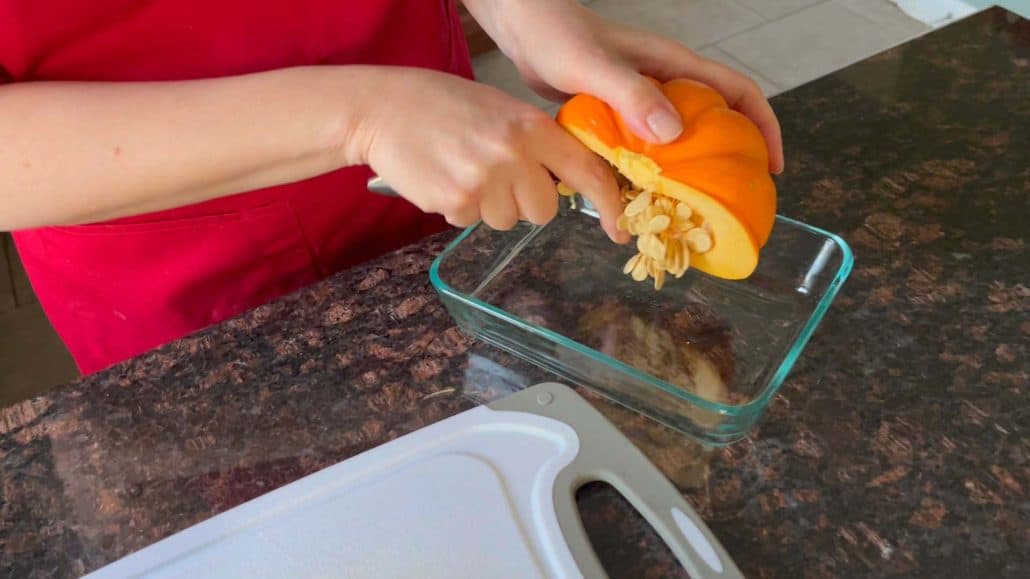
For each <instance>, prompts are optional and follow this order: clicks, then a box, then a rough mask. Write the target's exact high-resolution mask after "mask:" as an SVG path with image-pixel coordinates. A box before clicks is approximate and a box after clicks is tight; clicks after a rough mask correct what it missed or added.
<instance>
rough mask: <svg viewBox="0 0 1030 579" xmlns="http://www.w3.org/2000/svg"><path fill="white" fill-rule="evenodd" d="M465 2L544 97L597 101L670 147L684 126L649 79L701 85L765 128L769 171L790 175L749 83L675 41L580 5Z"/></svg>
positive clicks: (530, 0)
mask: <svg viewBox="0 0 1030 579" xmlns="http://www.w3.org/2000/svg"><path fill="white" fill-rule="evenodd" d="M464 2H465V5H466V6H467V7H468V9H469V11H470V12H471V13H472V15H473V16H474V17H475V18H476V20H477V21H479V23H480V24H481V25H482V26H483V28H484V29H485V30H486V31H487V33H488V34H490V36H491V37H492V38H493V39H494V40H495V41H496V42H497V44H498V46H499V47H500V48H501V50H502V51H504V53H505V54H506V55H508V57H509V58H511V59H512V60H513V61H514V62H515V64H516V66H518V69H519V71H520V72H521V74H522V77H523V79H524V80H525V81H526V82H527V83H528V84H529V85H530V86H531V87H533V89H534V90H536V91H537V92H538V93H540V94H541V95H542V96H544V97H546V98H550V99H552V100H563V99H564V98H566V97H567V96H568V95H572V94H576V93H588V94H592V95H594V96H596V97H598V98H600V99H601V100H603V101H605V102H607V103H609V104H611V105H612V107H614V108H615V109H616V110H617V111H618V112H619V113H620V115H622V117H623V118H624V119H626V121H627V123H628V124H629V125H630V126H631V127H632V128H633V130H634V132H636V133H637V134H638V135H639V136H640V137H641V138H643V139H645V140H648V141H650V142H654V143H664V142H668V141H671V140H673V139H675V138H676V137H677V136H679V134H680V132H682V130H683V125H682V123H681V121H680V119H679V116H678V115H677V113H676V111H675V109H674V108H673V107H672V105H671V104H670V103H669V102H668V101H667V100H666V99H665V97H664V96H663V95H662V93H661V92H660V91H659V90H658V89H657V87H655V86H654V85H653V84H652V83H650V82H648V81H647V80H646V79H645V78H644V76H643V75H648V76H651V77H654V78H657V79H658V80H671V79H674V78H690V79H694V80H697V81H700V82H703V83H705V84H707V85H709V86H711V87H712V88H714V89H715V90H717V91H719V93H721V94H722V95H723V97H724V98H725V99H726V100H727V102H728V103H729V105H730V106H731V107H732V108H734V109H736V110H738V111H740V112H741V113H743V114H745V115H747V116H748V117H749V118H751V120H752V121H754V122H755V124H756V125H758V128H759V129H760V130H761V132H762V135H763V136H764V137H765V141H766V144H767V146H768V148H769V170H770V171H772V172H774V173H779V172H781V171H782V170H783V144H782V141H781V137H780V125H779V122H778V121H777V120H776V115H775V114H774V113H773V110H772V107H770V106H769V102H768V101H767V100H766V99H765V97H764V96H762V92H761V89H759V88H758V85H757V84H755V82H754V81H752V80H751V79H750V78H748V77H747V76H745V75H743V74H741V73H739V72H736V71H734V70H732V69H730V68H728V67H726V66H723V65H722V64H719V63H716V62H714V61H712V60H709V59H706V58H703V57H701V56H698V55H697V54H695V53H693V52H692V51H691V50H689V49H687V48H686V47H685V46H683V45H681V44H679V43H678V42H675V41H673V40H670V39H668V38H663V37H661V36H657V35H654V34H651V33H648V32H645V31H641V30H634V29H632V28H629V27H626V26H622V25H619V24H616V23H613V22H608V21H606V20H604V19H602V18H601V17H599V16H598V15H596V14H595V13H594V12H592V11H591V10H589V9H587V8H585V7H583V6H582V5H580V4H579V2H577V1H576V0H464Z"/></svg>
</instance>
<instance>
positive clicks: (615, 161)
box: [558, 80, 776, 286]
mask: <svg viewBox="0 0 1030 579" xmlns="http://www.w3.org/2000/svg"><path fill="white" fill-rule="evenodd" d="M661 87H662V90H663V92H664V93H665V94H666V96H667V97H668V98H669V100H670V102H672V103H673V104H674V106H676V108H677V110H678V111H679V112H680V115H681V117H682V118H683V120H684V127H685V128H684V132H683V134H682V135H681V136H680V137H679V138H678V139H677V140H676V141H674V142H672V143H669V144H666V145H652V144H650V143H647V142H645V141H643V140H642V139H640V138H639V137H637V136H636V135H634V134H633V132H632V131H631V130H630V129H629V128H628V127H627V126H626V125H625V124H624V123H623V122H622V120H621V118H619V116H618V115H617V114H616V113H615V112H614V111H613V110H612V109H611V108H610V107H609V106H608V105H607V104H605V103H603V102H602V101H600V100H599V99H597V98H594V97H592V96H589V95H577V96H575V97H573V98H572V99H571V100H570V101H569V102H568V103H566V104H565V105H564V106H563V107H562V108H561V110H560V111H559V113H558V122H559V124H561V125H562V126H563V127H564V128H565V129H566V130H567V131H568V132H569V133H570V134H572V135H573V136H574V137H575V138H576V139H578V140H579V141H580V142H582V143H583V144H584V145H585V146H586V147H588V148H589V149H590V150H591V151H593V152H594V153H596V154H598V155H600V156H601V157H603V158H604V159H605V160H606V161H608V163H610V164H611V165H612V167H613V168H614V169H615V170H616V171H618V173H620V174H621V175H622V176H624V177H625V178H626V179H627V180H629V181H630V182H631V183H632V184H633V187H634V188H635V189H636V190H637V191H652V192H653V195H654V197H655V199H659V198H661V197H666V198H670V199H673V200H675V201H676V202H682V203H685V204H687V205H688V206H689V207H690V209H691V210H692V212H693V215H694V218H695V220H696V221H697V223H696V225H701V224H703V225H704V227H705V229H706V230H707V231H708V232H710V234H711V238H712V241H713V243H712V247H711V249H709V250H708V251H706V252H701V253H699V252H694V253H692V254H691V255H690V258H689V261H690V267H695V268H697V269H699V270H701V271H704V272H706V273H708V274H710V275H713V276H716V277H720V278H724V279H733V280H736V279H745V278H747V277H748V276H750V275H751V274H752V273H753V272H754V270H755V268H756V267H757V265H758V259H759V253H760V250H761V248H762V247H763V246H764V245H765V243H766V241H767V240H768V238H769V234H770V233H771V231H772V226H773V222H774V220H775V213H776V190H775V185H774V184H773V182H772V179H771V177H770V175H769V173H768V157H767V153H766V147H765V142H764V140H763V139H762V136H761V134H760V133H759V131H758V129H757V127H755V126H754V124H753V123H751V121H750V120H749V119H748V118H747V117H745V116H744V115H742V114H740V113H737V112H736V111H733V110H730V109H729V108H728V106H727V105H726V102H725V101H724V100H723V99H722V97H721V96H720V95H719V94H718V93H716V92H715V91H714V90H712V89H711V88H709V87H707V86H705V85H702V84H700V83H697V82H694V81H688V80H678V81H672V82H669V83H666V84H664V85H661ZM657 281H658V280H657V277H656V282H657ZM659 285H660V284H657V283H656V286H659Z"/></svg>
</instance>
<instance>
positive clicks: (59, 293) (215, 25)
mask: <svg viewBox="0 0 1030 579" xmlns="http://www.w3.org/2000/svg"><path fill="white" fill-rule="evenodd" d="M313 64H382V65H406V66H418V67H424V68H432V69H437V70H442V71H449V72H451V73H454V74H459V75H461V76H464V77H466V78H471V77H472V69H471V63H470V59H469V54H468V48H467V46H466V44H465V38H464V34H463V32H462V29H461V24H460V19H459V17H458V14H457V10H456V8H455V5H454V2H453V0H292V1H290V2H283V1H269V2H243V1H241V0H91V1H82V0H0V82H5V81H6V82H22V81H33V80H90V81H154V80H186V79H197V78H212V77H219V76H227V75H235V74H242V73H249V72H258V71H265V70H271V69H277V68H283V67H289V66H297V65H313ZM126 114H127V115H130V114H132V112H131V111H126ZM169 138H174V134H170V135H169ZM183 170H188V168H183ZM369 175H370V172H369V170H368V169H367V168H350V169H344V170H339V171H335V172H333V173H330V174H327V175H324V176H321V177H317V178H313V179H308V180H306V181H302V182H299V183H294V184H290V185H286V186H281V187H273V188H268V189H263V190H259V191H252V192H248V193H243V194H239V195H234V196H230V197H224V198H221V199H215V200H212V201H208V202H204V203H200V204H196V205H191V206H188V207H182V208H178V209H173V210H169V211H161V212H158V213H152V214H147V215H140V216H134V217H130V218H125V219H119V220H115V221H110V222H106V223H97V224H90V225H84V226H73V227H44V228H39V229H33V230H26V231H19V232H15V233H14V239H15V243H16V244H17V246H18V250H19V253H20V255H21V258H22V261H23V263H24V265H25V269H26V271H27V273H28V276H29V279H30V281H31V282H32V285H33V288H34V290H35V292H36V294H37V296H38V298H39V300H40V303H41V305H42V306H43V309H44V310H45V311H46V313H47V316H48V317H49V319H50V321H51V323H52V324H53V326H54V328H55V329H56V330H57V332H58V334H59V335H60V336H61V338H62V339H63V340H64V342H65V344H66V345H67V346H68V348H69V350H70V351H71V353H72V356H73V357H74V358H75V360H76V362H77V363H78V365H79V368H80V370H81V371H82V372H83V373H91V372H94V371H96V370H99V369H102V368H104V367H106V366H108V365H111V364H113V363H115V362H118V361H121V360H124V359H126V358H129V357H131V356H134V355H137V354H139V353H141V352H144V351H146V350H148V349H151V348H153V347H155V346H158V345H160V344H163V343H165V342H168V341H171V340H173V339H175V338H178V337H181V336H183V335H185V334H188V333H190V332H193V331H195V330H197V329H199V328H202V327H204V326H207V325H209V324H212V323H215V322H218V321H220V320H223V319H225V318H227V317H230V316H233V315H236V314H238V313H240V312H242V311H244V310H246V309H249V308H251V307H254V306H257V305H260V304H262V303H265V302H267V301H269V300H271V299H273V298H275V297H277V296H280V295H282V294H284V293H287V292H290V291H293V290H295V289H298V288H300V287H302V286H304V285H307V284H310V283H312V282H314V281H316V280H318V279H321V278H323V277H325V276H327V275H329V274H332V273H334V272H336V271H339V270H341V269H343V268H346V267H348V266H351V265H353V264H356V263H359V262H361V261H364V260H367V259H369V258H372V257H374V256H377V255H380V254H382V253H384V252H387V251H390V250H392V249H395V248H397V247H400V246H402V245H405V244H407V243H410V242H412V241H414V240H416V239H419V238H421V237H423V236H425V235H427V234H430V233H434V232H437V231H441V230H443V229H444V228H445V226H446V224H445V223H444V222H443V220H442V219H441V218H439V217H437V216H428V215H425V214H423V213H421V212H420V211H419V210H418V209H416V208H415V207H414V206H413V205H411V204H409V203H408V202H406V201H404V200H402V199H395V198H384V197H380V196H377V195H374V194H371V193H369V192H368V191H367V189H366V187H365V183H366V180H367V179H368V177H369ZM84 194H85V193H84Z"/></svg>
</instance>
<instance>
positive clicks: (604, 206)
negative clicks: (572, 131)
mask: <svg viewBox="0 0 1030 579" xmlns="http://www.w3.org/2000/svg"><path fill="white" fill-rule="evenodd" d="M538 142H539V143H540V144H541V145H540V146H539V148H538V154H539V155H540V159H541V161H542V162H543V163H544V165H546V166H547V168H549V169H550V170H551V171H552V172H553V173H554V174H555V175H556V176H557V177H558V178H559V179H561V180H562V181H563V182H564V183H565V184H566V185H568V186H569V187H571V188H573V189H574V190H576V191H578V192H579V193H580V194H581V195H583V196H584V197H586V198H587V199H589V200H590V202H591V203H592V204H593V205H594V208H595V209H597V212H598V214H599V215H600V218H601V227H602V228H603V229H604V231H605V233H607V234H608V237H610V238H611V239H612V241H615V242H616V243H625V242H627V241H629V235H628V234H627V233H626V232H624V231H619V229H618V227H616V221H617V220H618V218H619V215H620V214H621V213H622V209H623V207H622V200H621V198H620V196H619V186H618V183H616V181H615V176H614V174H613V173H612V169H611V167H609V166H608V163H607V162H606V161H605V160H604V159H602V158H601V157H600V156H598V155H596V154H594V153H593V152H592V151H590V149H587V148H586V147H585V146H583V144H581V143H580V142H579V141H577V140H576V139H574V138H573V137H572V136H571V135H569V134H568V133H566V132H565V131H564V130H562V128H561V127H559V126H558V125H557V124H556V123H550V124H548V125H547V126H544V127H542V134H541V138H540V139H539V141H538ZM550 191H551V192H552V194H556V192H555V188H554V185H553V184H552V185H551V187H550Z"/></svg>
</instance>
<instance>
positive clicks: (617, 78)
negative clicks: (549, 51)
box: [587, 63, 683, 144]
mask: <svg viewBox="0 0 1030 579" xmlns="http://www.w3.org/2000/svg"><path fill="white" fill-rule="evenodd" d="M591 80H592V82H591V83H590V85H591V86H589V87H588V90H587V92H589V93H591V94H593V95H594V96H596V97H597V98H599V99H601V100H602V101H604V102H606V103H608V104H609V105H610V106H611V107H612V108H613V109H615V111H616V112H617V113H619V116H621V117H622V119H623V121H624V122H625V123H626V125H628V126H629V128H630V129H631V130H632V131H633V132H634V133H635V134H636V135H637V136H638V137H640V138H641V139H644V140H645V141H648V142H650V143H654V144H664V143H668V142H669V141H673V140H675V139H676V137H679V136H680V133H682V132H683V121H682V119H680V115H679V113H678V112H677V111H676V108H675V107H673V106H672V103H670V102H669V99H667V98H665V95H664V94H662V91H661V90H659V88H658V85H657V83H655V82H654V81H652V80H650V79H648V78H647V77H645V76H643V75H641V74H640V73H638V72H637V71H636V70H634V69H632V68H631V67H629V66H626V65H624V64H619V63H615V64H612V65H610V66H607V67H604V69H602V70H601V71H599V72H598V73H597V74H595V75H593V77H592V79H591Z"/></svg>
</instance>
